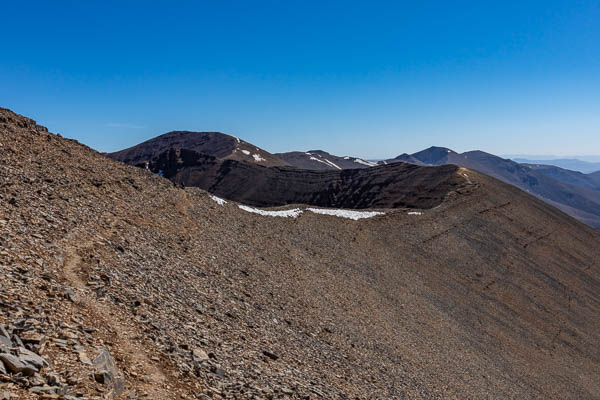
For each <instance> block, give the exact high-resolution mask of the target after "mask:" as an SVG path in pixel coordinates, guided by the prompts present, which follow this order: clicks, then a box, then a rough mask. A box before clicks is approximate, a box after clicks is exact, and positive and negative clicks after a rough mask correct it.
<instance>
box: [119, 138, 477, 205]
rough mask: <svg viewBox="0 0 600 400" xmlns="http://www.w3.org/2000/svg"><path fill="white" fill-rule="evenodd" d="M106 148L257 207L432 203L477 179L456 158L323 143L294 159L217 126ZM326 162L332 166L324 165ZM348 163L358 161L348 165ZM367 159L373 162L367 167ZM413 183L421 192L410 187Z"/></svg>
mask: <svg viewBox="0 0 600 400" xmlns="http://www.w3.org/2000/svg"><path fill="white" fill-rule="evenodd" d="M245 151H248V152H250V153H251V155H252V157H249V156H248V155H247V154H245ZM108 156H109V157H110V158H113V159H115V160H118V161H122V162H125V163H127V164H131V165H135V166H138V167H141V168H145V169H148V170H150V171H152V172H155V173H158V174H160V175H162V176H164V177H165V178H168V179H170V180H172V181H174V182H177V183H183V182H185V185H186V186H195V187H199V188H201V189H205V190H208V191H209V192H211V193H214V194H216V195H217V196H220V197H224V198H227V199H230V200H235V201H240V202H244V203H245V204H249V205H252V206H259V207H270V206H283V205H286V204H308V205H313V206H321V207H341V208H357V209H361V208H373V207H377V208H399V207H406V208H418V207H421V208H422V207H426V208H430V207H435V206H436V205H438V204H440V203H441V202H442V201H443V200H444V198H446V197H447V196H448V195H449V194H450V193H455V192H459V193H460V192H465V191H468V190H469V188H470V186H472V185H471V184H470V183H469V180H468V178H465V177H464V176H463V175H462V174H459V173H458V169H459V168H458V167H456V166H450V165H449V166H447V168H436V169H431V168H417V167H415V166H414V165H410V164H405V163H397V164H396V165H390V166H377V164H376V163H367V162H366V161H363V160H360V159H356V158H347V159H345V158H344V157H335V156H331V155H330V154H328V153H325V152H322V151H318V150H315V151H314V152H305V153H301V154H300V153H286V154H284V155H283V157H284V158H285V160H286V161H289V162H290V163H294V164H293V166H290V164H289V163H288V162H286V161H284V160H281V159H280V158H278V157H277V156H276V155H273V154H270V153H268V152H266V151H265V150H262V149H260V148H258V147H256V146H254V145H251V144H249V143H247V142H244V141H242V140H240V139H237V138H235V137H233V136H229V135H226V134H222V133H218V132H181V131H178V132H169V133H166V134H164V135H161V136H158V137H157V138H154V139H151V140H148V141H146V142H143V143H140V144H139V145H137V146H134V147H131V148H129V149H126V150H123V151H119V152H116V153H111V154H108ZM316 160H318V161H316ZM357 160H358V161H357ZM338 164H339V165H338ZM298 165H300V166H304V167H298ZM325 165H327V166H329V167H328V168H327V169H325V168H323V167H322V166H325ZM313 166H315V167H317V168H313ZM346 166H352V167H354V168H343V167H346ZM368 166H372V167H374V168H370V169H366V168H367V167H368ZM415 185H418V186H419V187H420V189H421V191H420V192H417V191H415V190H414V189H413V187H414V186H415Z"/></svg>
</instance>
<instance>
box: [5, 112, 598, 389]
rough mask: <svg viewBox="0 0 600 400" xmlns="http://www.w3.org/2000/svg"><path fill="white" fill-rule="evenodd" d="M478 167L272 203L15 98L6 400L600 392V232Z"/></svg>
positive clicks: (8, 117)
mask: <svg viewBox="0 0 600 400" xmlns="http://www.w3.org/2000/svg"><path fill="white" fill-rule="evenodd" d="M459 173H460V174H461V176H465V175H466V178H467V179H468V180H469V183H470V184H471V185H472V186H473V190H471V191H469V192H468V193H466V194H460V193H450V194H449V195H448V197H447V198H446V200H445V201H444V202H443V203H442V204H441V205H440V206H439V207H437V208H435V209H429V210H421V211H422V214H421V215H418V214H409V213H408V210H402V209H397V210H386V214H385V215H382V216H378V217H374V218H370V219H365V220H360V221H352V220H347V219H342V218H338V217H335V216H327V215H318V214H313V213H303V214H302V215H300V216H299V217H298V218H277V217H268V216H261V215H257V214H251V213H247V212H245V211H243V210H240V209H239V208H238V207H237V205H236V204H235V203H232V202H228V203H227V204H225V205H223V206H221V205H219V204H217V203H216V202H215V201H213V200H212V199H211V198H210V197H209V195H208V194H207V193H206V192H203V191H201V190H199V189H186V190H182V189H178V188H175V187H173V186H172V184H170V183H169V182H168V181H167V180H165V179H162V178H160V177H158V176H156V175H153V174H150V173H149V172H147V171H144V170H141V169H137V168H133V167H128V166H125V165H122V164H119V163H117V162H114V161H111V160H107V159H106V158H104V157H103V156H102V155H100V154H98V153H96V152H94V151H92V150H90V149H88V148H86V147H85V146H82V145H80V144H78V143H76V142H74V141H70V140H66V139H63V138H60V137H58V136H56V135H53V134H49V133H47V132H46V131H45V129H44V128H42V127H40V126H38V125H36V124H35V123H34V122H33V121H31V120H28V119H26V118H23V117H20V116H18V115H15V114H13V113H11V112H9V111H7V110H0V274H1V275H0V276H1V277H2V279H1V281H0V325H1V326H2V328H1V329H0V360H2V362H0V368H4V369H6V370H5V371H4V370H1V369H0V399H2V398H3V397H4V398H11V397H12V398H15V399H30V398H31V399H35V398H40V397H41V398H153V399H209V398H213V399H219V398H225V399H246V398H248V399H251V398H256V399H263V398H267V399H269V398H270V399H280V398H281V399H283V398H298V399H318V398H324V399H392V398H443V399H447V398H460V399H465V398H474V399H481V398H515V399H524V398H556V399H564V398H600V382H599V381H598V379H597V377H598V376H599V375H600V349H599V346H598V345H597V344H598V343H599V342H600V322H599V320H598V318H597V315H598V312H599V311H600V265H599V262H600V235H599V234H598V233H597V232H595V231H593V230H591V229H589V228H587V227H585V226H584V225H582V224H580V223H578V222H576V221H574V220H572V219H571V218H569V217H567V216H566V215H564V214H562V213H560V212H559V211H557V210H555V209H553V208H550V207H549V206H547V205H546V204H544V203H542V202H540V201H538V200H536V199H534V198H532V197H530V196H528V195H526V194H525V193H522V192H520V191H518V190H516V189H514V188H512V187H509V186H507V185H504V184H501V183H499V182H497V181H495V180H493V179H490V178H487V177H485V176H482V175H479V174H477V173H474V172H472V171H469V170H460V171H459ZM415 190H417V189H415ZM411 211H414V210H411Z"/></svg>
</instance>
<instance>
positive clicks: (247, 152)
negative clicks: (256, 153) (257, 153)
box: [241, 150, 250, 156]
mask: <svg viewBox="0 0 600 400" xmlns="http://www.w3.org/2000/svg"><path fill="white" fill-rule="evenodd" d="M241 152H242V153H244V154H245V155H247V156H249V155H250V152H249V151H248V150H241Z"/></svg>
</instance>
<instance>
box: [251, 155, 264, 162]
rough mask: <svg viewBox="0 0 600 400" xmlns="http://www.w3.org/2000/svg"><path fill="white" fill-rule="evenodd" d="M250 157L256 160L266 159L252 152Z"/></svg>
mask: <svg viewBox="0 0 600 400" xmlns="http://www.w3.org/2000/svg"><path fill="white" fill-rule="evenodd" d="M252 157H254V161H256V162H261V161H267V160H265V159H264V158H262V157H261V156H260V155H259V154H252Z"/></svg>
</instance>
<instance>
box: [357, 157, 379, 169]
mask: <svg viewBox="0 0 600 400" xmlns="http://www.w3.org/2000/svg"><path fill="white" fill-rule="evenodd" d="M354 162H355V163H358V164H362V165H366V166H367V167H374V166H376V165H377V163H374V162H371V161H365V160H361V159H360V158H355V159H354Z"/></svg>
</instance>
